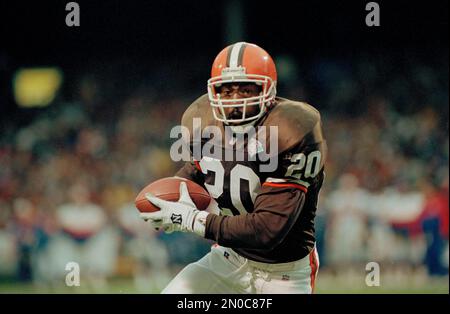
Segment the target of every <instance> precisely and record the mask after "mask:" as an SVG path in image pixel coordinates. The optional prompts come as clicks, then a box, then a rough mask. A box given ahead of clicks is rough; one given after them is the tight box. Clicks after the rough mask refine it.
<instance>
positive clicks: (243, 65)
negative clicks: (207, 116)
mask: <svg viewBox="0 0 450 314" xmlns="http://www.w3.org/2000/svg"><path fill="white" fill-rule="evenodd" d="M276 78H277V76H276V69H275V64H274V62H273V60H272V58H271V57H270V56H269V55H268V54H267V52H265V51H264V50H263V49H261V48H260V47H258V46H256V45H253V44H247V43H236V44H234V45H231V46H228V47H227V48H225V49H223V50H222V51H221V52H220V53H219V55H218V56H217V57H216V59H215V61H214V63H213V68H212V71H211V78H210V79H209V80H208V84H207V88H208V97H209V102H210V105H211V107H212V109H213V110H212V111H213V115H214V118H215V119H216V120H218V121H221V122H223V123H225V124H230V125H242V124H252V123H254V122H256V121H257V120H258V119H260V118H261V117H262V116H263V115H264V114H265V113H266V112H267V107H269V106H270V105H271V104H272V103H273V101H274V100H275V97H276ZM231 83H236V84H242V83H251V84H256V85H258V86H261V92H260V93H259V95H257V96H252V97H246V98H237V99H224V98H223V97H221V95H220V91H219V88H220V87H221V86H223V85H224V84H231ZM254 107H257V108H258V110H257V111H256V113H251V114H250V113H249V110H247V109H248V108H254ZM229 108H239V109H240V111H242V117H240V118H231V117H229V116H227V114H226V112H225V109H229ZM250 111H253V110H250Z"/></svg>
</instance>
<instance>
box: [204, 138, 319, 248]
mask: <svg viewBox="0 0 450 314" xmlns="http://www.w3.org/2000/svg"><path fill="white" fill-rule="evenodd" d="M323 150H324V143H314V144H313V145H308V146H306V147H302V148H301V150H297V152H296V153H292V157H290V158H289V159H287V160H285V161H284V162H283V163H284V164H283V165H282V167H281V169H280V170H281V172H280V171H279V172H278V176H277V177H271V178H268V179H267V180H266V182H264V183H263V185H262V187H261V189H260V192H259V193H258V196H257V197H256V200H255V204H254V208H255V210H254V212H253V213H250V214H247V215H238V216H218V215H208V217H207V221H206V232H205V237H206V238H208V239H211V240H214V241H217V243H218V244H220V245H223V246H228V247H235V248H249V249H267V250H270V249H272V248H274V247H276V246H277V245H278V244H279V243H281V242H282V241H283V239H284V238H285V237H286V235H287V234H288V233H289V231H290V230H291V228H292V226H293V225H294V224H295V223H296V222H297V220H298V219H299V216H300V213H301V211H302V209H303V207H304V205H305V200H306V195H307V193H310V192H309V190H311V191H317V190H318V189H319V188H320V185H321V184H322V181H323V171H324V166H323V164H324V160H323V158H322V157H324V156H322V155H323ZM290 155H291V153H288V154H285V156H290ZM308 159H309V160H308ZM308 162H309V166H308V167H306V165H307V164H308ZM303 163H304V165H303ZM313 193H314V192H313Z"/></svg>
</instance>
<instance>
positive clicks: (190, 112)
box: [181, 94, 216, 134]
mask: <svg viewBox="0 0 450 314" xmlns="http://www.w3.org/2000/svg"><path fill="white" fill-rule="evenodd" d="M194 118H200V121H201V128H202V129H203V128H205V127H206V126H208V125H215V124H216V120H215V119H214V116H213V113H212V109H211V106H210V105H209V99H208V94H204V95H202V96H200V97H199V98H197V99H196V100H195V101H194V102H193V103H192V104H191V105H190V106H189V107H188V108H187V109H186V111H185V112H184V114H183V117H182V118H181V124H182V125H183V126H185V127H187V128H188V129H189V132H190V133H191V134H192V132H193V119H194Z"/></svg>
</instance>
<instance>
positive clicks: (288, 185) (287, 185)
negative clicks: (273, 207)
mask: <svg viewBox="0 0 450 314" xmlns="http://www.w3.org/2000/svg"><path fill="white" fill-rule="evenodd" d="M263 186H271V187H275V188H294V189H299V190H301V191H303V192H305V193H306V192H308V188H307V187H305V186H303V185H300V184H296V183H278V182H264V183H263Z"/></svg>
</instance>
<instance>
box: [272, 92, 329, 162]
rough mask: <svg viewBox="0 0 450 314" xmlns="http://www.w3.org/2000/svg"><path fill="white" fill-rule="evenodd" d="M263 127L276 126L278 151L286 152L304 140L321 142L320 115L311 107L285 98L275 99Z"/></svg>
mask: <svg viewBox="0 0 450 314" xmlns="http://www.w3.org/2000/svg"><path fill="white" fill-rule="evenodd" d="M263 125H264V126H267V127H269V126H278V151H279V153H281V152H283V151H286V150H288V149H290V148H292V147H294V146H295V145H297V144H299V143H300V142H302V141H304V140H308V141H311V140H313V141H316V142H321V141H322V138H323V135H322V128H321V119H320V113H319V111H318V110H317V109H315V108H314V107H313V106H311V105H309V104H307V103H304V102H298V101H292V100H288V99H285V98H277V104H276V105H275V107H274V108H273V109H272V110H270V112H269V114H268V116H267V118H266V119H265V121H264V122H263Z"/></svg>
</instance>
